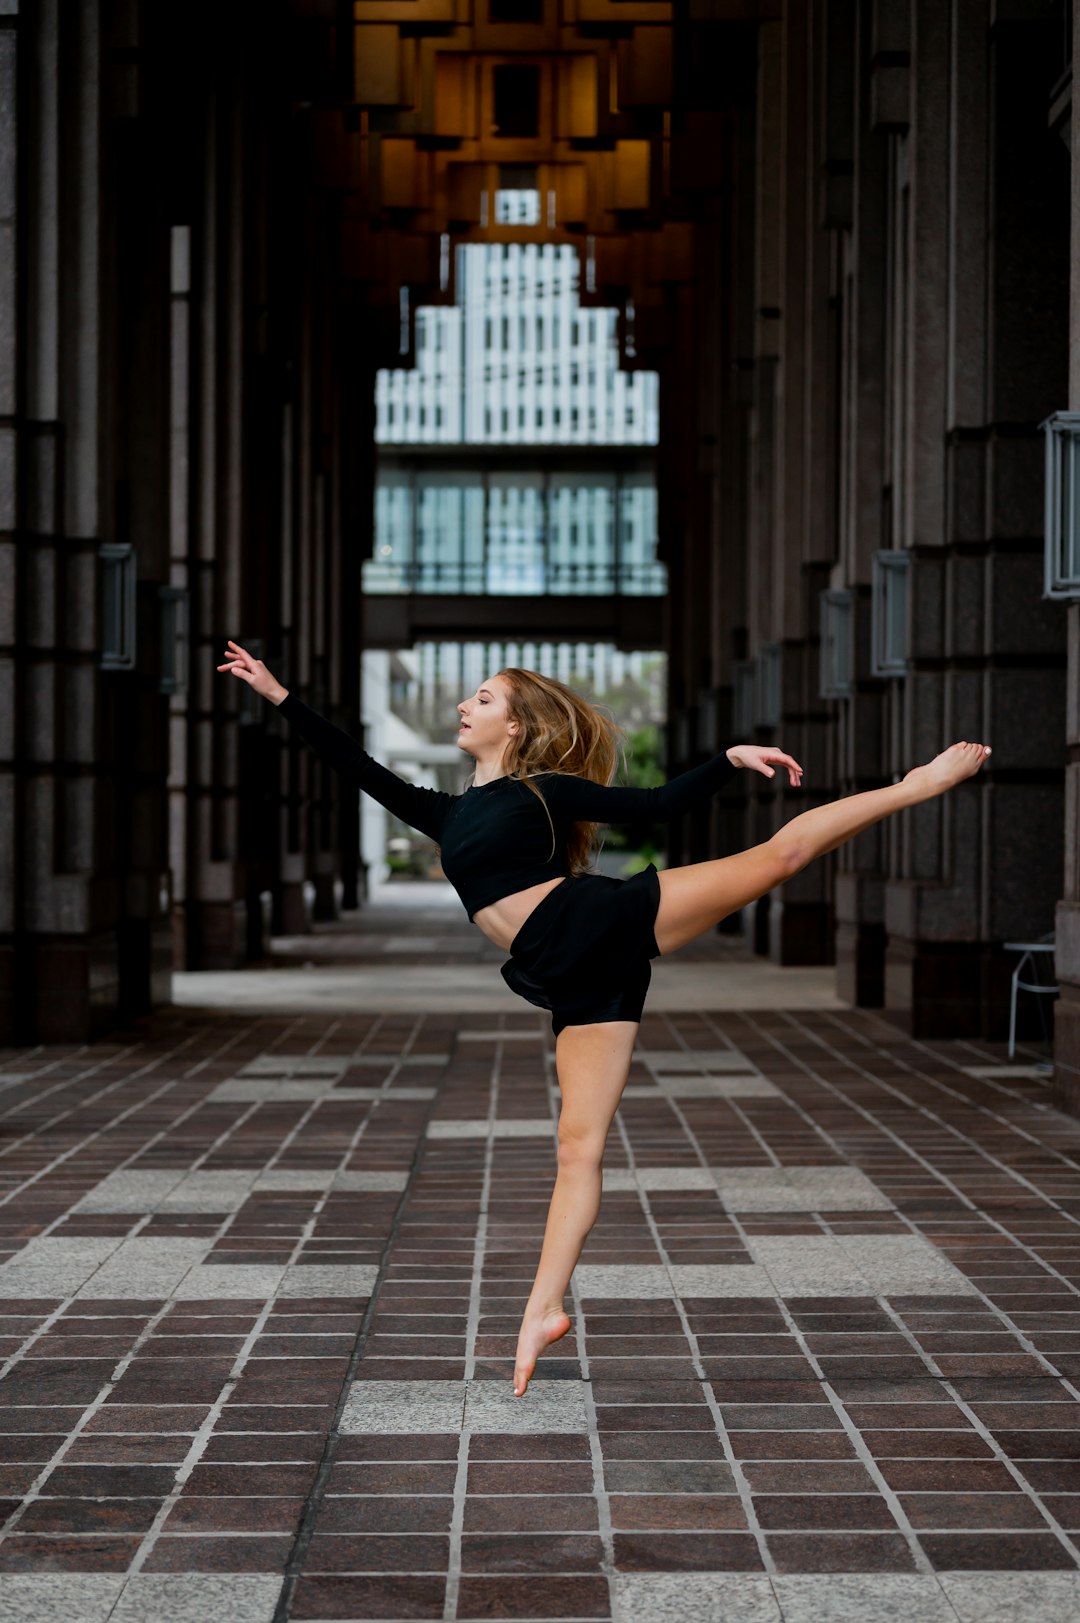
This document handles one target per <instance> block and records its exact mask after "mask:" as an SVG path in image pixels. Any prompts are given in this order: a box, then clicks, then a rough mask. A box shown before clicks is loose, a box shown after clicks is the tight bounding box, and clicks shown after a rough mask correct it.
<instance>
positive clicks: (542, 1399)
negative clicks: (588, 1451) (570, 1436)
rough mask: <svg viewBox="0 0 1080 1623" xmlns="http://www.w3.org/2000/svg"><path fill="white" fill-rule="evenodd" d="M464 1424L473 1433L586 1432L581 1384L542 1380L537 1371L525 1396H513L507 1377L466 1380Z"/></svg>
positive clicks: (583, 1388) (547, 1434)
mask: <svg viewBox="0 0 1080 1623" xmlns="http://www.w3.org/2000/svg"><path fill="white" fill-rule="evenodd" d="M465 1425H466V1426H467V1427H468V1428H469V1430H470V1431H476V1432H498V1433H526V1432H537V1433H540V1434H542V1435H544V1436H549V1435H551V1434H553V1433H560V1432H586V1431H588V1429H589V1428H588V1417H587V1415H586V1410H585V1387H584V1384H583V1383H582V1382H581V1381H546V1380H544V1378H543V1374H542V1372H541V1374H540V1376H539V1377H534V1379H533V1381H532V1382H531V1384H530V1386H529V1390H528V1392H527V1393H526V1394H525V1396H524V1397H523V1398H515V1397H514V1394H513V1390H512V1388H511V1386H510V1382H509V1380H505V1381H470V1382H469V1388H468V1392H467V1394H466V1399H465Z"/></svg>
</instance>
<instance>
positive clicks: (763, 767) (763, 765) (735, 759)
mask: <svg viewBox="0 0 1080 1623" xmlns="http://www.w3.org/2000/svg"><path fill="white" fill-rule="evenodd" d="M727 758H728V760H729V761H730V762H731V764H732V766H748V767H750V768H751V769H752V770H753V771H754V772H760V773H761V774H762V776H763V777H766V778H775V776H776V768H777V767H778V766H781V767H786V768H787V775H788V783H789V784H790V786H791V788H792V789H801V787H802V773H803V769H802V767H801V766H800V765H799V763H798V761H796V760H795V758H794V756H791V755H785V754H784V751H783V750H777V749H772V748H770V746H768V745H766V744H733V745H732V746H731V748H730V749H729V750H728V752H727Z"/></svg>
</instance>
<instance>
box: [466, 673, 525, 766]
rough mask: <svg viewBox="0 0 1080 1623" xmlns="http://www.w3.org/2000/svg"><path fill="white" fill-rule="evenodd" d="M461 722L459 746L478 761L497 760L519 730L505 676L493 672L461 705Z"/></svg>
mask: <svg viewBox="0 0 1080 1623" xmlns="http://www.w3.org/2000/svg"><path fill="white" fill-rule="evenodd" d="M457 708H458V715H459V716H460V717H461V726H460V728H459V729H458V735H457V743H458V748H459V749H462V750H465V752H466V753H467V754H468V755H471V756H472V757H473V758H474V760H477V761H492V760H497V759H498V758H499V757H500V756H501V755H502V752H503V750H504V749H505V748H506V745H507V743H508V742H509V740H510V739H511V738H512V737H513V736H514V734H515V733H516V732H517V730H518V723H517V722H516V721H514V720H512V719H511V716H510V684H509V682H508V681H507V680H506V678H505V677H504V676H491V677H489V678H488V680H487V681H486V682H484V683H482V684H481V686H480V687H478V688H477V690H476V692H475V693H474V694H473V696H472V698H471V699H462V701H461V703H460V704H459V705H458V707H457Z"/></svg>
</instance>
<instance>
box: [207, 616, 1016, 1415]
mask: <svg viewBox="0 0 1080 1623" xmlns="http://www.w3.org/2000/svg"><path fill="white" fill-rule="evenodd" d="M225 660H226V662H225V664H223V665H219V666H218V670H219V671H228V672H231V674H232V675H233V676H236V677H238V678H239V679H240V680H241V681H243V682H246V683H247V684H248V686H249V687H251V688H253V689H254V690H255V692H256V693H258V694H260V695H261V696H262V697H263V698H265V699H269V700H270V702H271V703H272V704H276V705H278V706H279V707H280V709H281V712H282V714H283V715H284V716H286V717H287V718H288V720H289V721H290V722H292V723H293V725H294V726H295V727H296V729H297V731H298V732H299V733H300V735H301V737H302V738H304V739H306V740H307V742H308V743H309V744H311V745H312V747H313V748H314V749H315V750H317V751H318V753H319V754H320V755H321V756H322V757H323V758H324V759H325V760H327V761H328V762H329V763H330V765H331V766H333V767H334V768H335V769H336V770H337V771H339V772H341V773H342V774H344V775H345V776H347V777H348V778H350V779H351V780H353V781H354V782H355V783H357V784H358V785H359V787H360V788H361V789H363V790H364V791H365V792H366V793H367V794H370V795H372V796H373V797H374V798H375V799H376V800H378V801H379V802H380V804H381V805H383V806H385V807H386V808H387V810H388V811H391V812H393V813H394V815H395V816H396V817H400V818H401V820H402V821H403V822H405V823H408V824H410V825H411V826H412V827H413V828H416V829H419V830H420V831H421V832H422V833H424V834H427V835H430V837H431V838H432V839H434V840H437V841H438V842H439V845H440V848H441V854H442V865H443V871H444V872H445V874H446V877H447V878H448V879H449V881H450V883H451V884H452V885H453V886H454V888H455V890H456V891H457V893H458V895H459V896H460V897H461V900H462V901H463V902H464V904H465V907H466V909H467V911H468V914H469V917H470V919H471V920H472V921H473V923H474V924H476V925H478V926H479V928H480V929H481V930H483V932H484V934H485V935H486V936H487V937H488V938H489V939H490V940H491V941H494V942H495V944H496V945H497V946H499V947H502V948H503V949H504V950H505V951H506V952H508V953H509V954H510V958H509V961H508V962H507V963H506V964H504V966H503V975H504V976H505V978H506V980H507V982H508V984H509V985H510V986H511V987H512V988H513V989H514V991H515V992H518V993H520V995H521V996H522V997H525V998H527V999H528V1000H529V1002H531V1003H535V1004H537V1005H538V1006H539V1007H541V1008H544V1009H550V1010H551V1014H552V1027H553V1030H554V1032H555V1037H556V1042H555V1062H556V1067H557V1070H558V1076H559V1088H560V1091H561V1093H562V1110H561V1112H560V1115H559V1155H558V1175H557V1177H556V1180H555V1190H554V1193H553V1195H552V1197H551V1206H550V1209H549V1212H548V1220H547V1226H546V1228H545V1231H544V1244H543V1249H542V1251H541V1254H540V1264H539V1267H538V1269H537V1273H536V1278H535V1280H534V1282H533V1287H532V1292H531V1294H530V1297H529V1301H528V1304H527V1306H526V1309H525V1316H524V1319H523V1321H522V1325H521V1332H520V1335H519V1338H518V1345H517V1354H516V1358H515V1363H514V1392H515V1395H516V1396H518V1397H520V1396H522V1394H523V1393H524V1392H525V1389H526V1388H527V1386H528V1384H529V1381H530V1379H531V1377H532V1374H533V1370H534V1368H535V1365H536V1360H537V1358H538V1356H539V1355H540V1353H542V1352H543V1351H544V1349H545V1348H546V1347H549V1346H550V1345H551V1343H552V1342H554V1341H558V1340H559V1338H560V1337H561V1336H564V1335H565V1334H566V1332H567V1331H568V1330H569V1328H570V1320H569V1318H568V1317H567V1315H566V1313H565V1311H564V1309H563V1297H564V1295H565V1293H566V1290H567V1288H568V1286H569V1283H570V1276H571V1274H572V1273H573V1271H574V1267H575V1265H576V1263H577V1260H578V1257H579V1256H580V1255H581V1248H582V1246H583V1245H584V1243H585V1238H586V1236H587V1235H588V1233H589V1230H590V1229H591V1228H592V1226H593V1223H594V1222H595V1221H596V1216H597V1212H598V1211H599V1209H600V1190H601V1165H602V1162H603V1156H604V1145H605V1142H606V1140H607V1134H608V1128H609V1127H610V1126H611V1122H612V1119H613V1117H614V1115H615V1111H616V1109H617V1107H618V1104H619V1099H620V1097H621V1095H622V1091H623V1088H624V1087H625V1085H626V1078H627V1074H628V1072H629V1068H630V1056H631V1053H632V1051H633V1047H634V1039H635V1037H636V1036H637V1029H638V1022H639V1021H640V1019H641V1011H642V1006H643V1004H644V1001H645V993H646V990H647V989H648V985H649V976H650V965H649V961H650V959H652V958H656V957H659V956H662V955H665V954H667V953H669V952H675V951H676V949H677V948H679V947H681V946H683V945H684V944H685V943H686V942H687V941H692V940H693V939H694V937H695V936H698V935H701V934H703V932H704V931H706V930H710V929H712V928H713V926H714V925H716V924H718V923H719V922H720V920H721V919H723V918H726V917H727V915H728V914H729V913H734V912H735V911H736V910H737V909H738V908H740V907H745V906H746V905H747V904H748V903H749V902H753V901H756V900H757V899H758V897H760V896H764V895H765V893H766V892H767V891H770V890H772V889H773V888H774V886H776V885H780V884H783V882H784V880H786V879H790V878H791V877H792V875H793V874H797V873H798V872H799V871H800V869H802V868H805V867H806V865H807V864H808V863H809V862H812V861H813V860H814V858H815V857H820V856H824V854H825V853H826V852H827V851H834V850H835V849H836V848H837V846H839V845H843V844H844V843H845V842H846V841H847V840H850V839H853V838H854V837H855V835H856V834H860V833H862V831H863V830H864V829H867V828H870V827H871V826H872V824H874V823H878V822H880V821H881V820H882V818H884V817H888V816H890V815H891V814H892V813H893V812H896V811H900V810H902V809H903V807H905V806H916V805H918V804H919V802H920V801H923V800H931V799H933V798H934V796H936V795H940V794H944V793H945V791H946V790H947V789H951V788H952V787H953V786H954V785H955V784H957V783H960V782H961V781H962V780H963V779H964V778H970V777H971V776H973V774H974V773H976V772H977V771H978V770H979V768H980V767H981V766H982V765H983V763H984V761H985V760H986V758H987V756H988V755H989V754H990V750H989V748H988V747H987V746H986V745H984V744H969V743H961V744H953V745H951V747H950V748H949V749H947V750H945V751H944V752H943V753H942V754H941V755H938V756H936V757H935V758H934V760H932V761H930V762H929V763H928V764H927V765H926V766H919V767H916V768H915V769H914V770H913V771H911V772H909V773H908V775H907V777H906V778H904V780H903V782H901V783H897V784H893V785H891V786H890V787H889V788H885V789H872V790H870V791H869V792H868V793H866V794H860V795H850V796H848V797H847V798H846V799H844V800H838V801H835V802H833V803H832V804H831V805H828V806H818V807H815V808H814V809H813V810H812V811H808V812H803V813H802V814H801V816H799V817H794V818H792V820H791V822H790V823H786V824H785V825H784V826H783V828H781V829H780V831H779V832H778V833H777V834H774V835H773V837H772V839H771V840H766V841H765V842H764V844H762V845H756V846H753V847H752V848H751V849H750V850H749V851H740V852H739V853H738V854H737V855H735V856H729V857H720V858H718V859H717V860H716V861H713V862H698V863H692V864H690V865H689V866H687V867H684V868H669V869H668V870H666V871H665V872H664V873H657V871H656V869H655V868H654V867H651V866H650V867H648V868H646V870H645V872H644V873H640V874H636V875H635V876H634V878H633V879H628V880H625V881H623V880H618V879H610V878H607V877H606V876H604V875H601V874H592V873H588V872H587V871H586V864H587V862H588V857H589V851H590V847H591V844H592V839H593V836H594V834H595V832H596V825H597V824H599V823H610V822H633V821H645V820H647V821H650V822H651V821H655V820H658V819H662V818H666V819H669V820H670V819H671V818H674V817H677V816H679V815H680V814H681V813H682V812H684V811H686V810H687V808H688V807H690V806H691V805H693V804H694V803H695V802H697V801H700V800H702V799H705V798H707V797H708V796H710V795H712V794H714V793H715V792H716V791H717V790H718V789H719V788H720V787H721V785H722V784H724V783H725V782H727V780H728V779H729V778H730V777H731V776H732V774H733V773H734V772H735V771H736V770H737V769H738V768H740V767H746V768H750V769H751V770H753V771H755V772H761V773H763V774H764V775H765V776H766V777H769V778H771V777H774V776H775V775H776V770H777V768H780V769H782V770H784V771H786V772H787V775H788V781H789V783H790V784H791V785H792V786H793V787H798V785H799V784H800V783H801V781H802V767H801V766H799V764H798V762H797V761H795V760H793V759H792V757H791V756H790V755H786V754H785V753H784V751H783V750H778V749H768V748H761V747H759V746H757V745H755V744H733V745H732V746H731V748H730V749H727V750H725V751H724V752H723V753H722V754H720V755H717V756H716V757H715V759H713V760H711V761H706V762H705V763H704V764H703V765H701V766H698V767H694V768H693V770H692V771H690V772H684V773H682V774H681V775H680V776H679V777H677V778H674V779H672V781H671V782H670V783H666V784H664V785H663V787H661V788H658V789H624V788H617V787H614V786H612V784H611V779H612V777H613V776H614V774H615V769H616V765H617V762H618V748H617V744H618V735H617V732H616V729H615V727H614V726H613V724H612V723H611V722H610V721H609V720H608V719H607V718H606V717H605V716H603V715H602V714H601V713H600V712H599V711H598V710H596V709H595V708H594V707H593V706H592V705H590V704H588V703H586V701H585V700H584V699H582V698H580V697H579V696H578V695H577V694H576V693H573V692H572V691H571V690H570V689H569V688H567V687H564V686H563V684H562V683H561V682H555V681H552V680H551V679H550V678H548V677H544V676H538V675H536V673H535V672H533V671H524V670H516V669H512V670H504V671H500V672H499V674H498V675H496V676H493V677H491V678H490V679H489V680H488V681H486V682H485V683H484V685H483V687H481V688H479V689H477V691H476V693H475V694H474V695H473V696H472V698H471V699H463V700H462V701H461V703H460V704H459V705H458V713H459V715H460V717H461V727H460V731H459V733H458V745H459V747H460V749H461V750H462V751H463V752H464V753H465V754H466V755H469V756H471V757H472V759H473V761H474V763H475V771H474V774H473V782H472V785H471V787H470V788H468V789H466V790H465V792H464V794H460V795H450V794H443V793H440V792H439V791H438V790H435V789H419V788H416V787H415V786H414V785H413V784H409V783H405V782H403V781H402V779H400V778H398V777H396V776H395V775H394V773H392V772H389V771H388V770H387V769H386V768H385V767H383V766H380V765H379V764H378V762H377V761H374V760H372V758H371V756H370V755H368V754H367V752H366V751H365V750H363V749H362V748H361V747H360V745H359V744H357V743H356V742H355V740H354V739H352V738H350V737H349V736H348V734H347V733H343V732H342V731H341V730H340V728H337V727H334V726H333V725H332V724H331V723H330V722H328V721H326V720H325V719H324V718H323V717H322V716H320V715H317V714H316V713H315V711H313V710H310V709H309V708H308V707H307V705H305V704H303V703H301V701H300V700H299V699H297V698H296V697H295V696H294V695H293V694H291V693H289V692H288V691H287V690H286V689H285V688H283V687H282V686H281V684H280V683H279V682H277V681H275V679H274V677H273V676H272V675H271V674H270V672H269V671H268V670H267V669H266V666H265V665H264V664H263V663H262V661H261V660H258V659H253V658H252V656H251V655H250V654H248V653H246V652H245V650H244V649H243V648H241V647H240V646H239V644H237V643H235V642H230V643H229V647H228V652H227V654H226V656H225Z"/></svg>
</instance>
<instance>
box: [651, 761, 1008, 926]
mask: <svg viewBox="0 0 1080 1623" xmlns="http://www.w3.org/2000/svg"><path fill="white" fill-rule="evenodd" d="M989 754H990V751H989V749H988V748H987V746H986V745H985V744H968V743H963V744H952V745H950V746H949V748H948V749H947V750H943V751H942V753H941V754H940V755H937V756H935V757H934V759H933V760H932V761H929V762H928V763H927V764H926V766H917V767H915V768H914V770H913V771H911V772H909V773H908V775H907V777H906V778H904V780H903V781H902V782H901V783H894V784H890V785H889V786H888V787H887V788H885V789H870V790H868V791H867V792H866V793H865V794H861V795H848V796H846V797H845V798H844V799H843V800H834V801H832V802H830V804H829V805H827V806H815V807H814V808H813V810H812V811H808V812H803V813H802V814H801V816H799V817H793V818H792V819H791V822H790V823H785V824H784V826H783V828H781V829H780V830H778V832H777V833H776V834H774V835H773V837H772V839H771V840H766V841H765V842H764V844H763V845H755V846H752V847H751V848H750V850H749V851H740V852H738V853H737V854H736V855H735V856H731V857H720V858H718V860H717V861H715V862H694V863H691V864H690V865H689V866H688V867H685V868H668V869H665V871H664V872H663V873H662V874H661V875H660V906H659V909H658V910H657V914H656V944H657V946H658V947H659V948H660V951H661V953H667V952H674V951H675V950H676V948H678V947H682V946H684V945H685V944H686V942H687V941H693V939H694V937H695V936H699V935H701V934H702V933H703V932H704V931H705V930H709V929H711V928H712V927H713V926H714V925H716V924H719V922H720V920H721V919H724V918H727V916H728V914H729V913H735V912H737V911H738V909H739V908H740V907H745V906H746V905H747V904H748V903H749V902H754V901H757V899H758V897H759V896H764V895H765V893H766V892H767V891H770V890H773V889H775V887H776V886H777V885H782V884H783V883H784V881H785V879H790V878H792V876H793V875H794V874H797V873H799V872H800V870H801V869H803V868H805V867H806V866H807V864H808V863H810V862H813V860H814V858H815V857H822V856H824V855H825V854H826V852H828V851H835V850H836V848H837V846H839V845H844V844H846V843H847V841H848V840H852V839H854V838H855V836H856V834H861V833H862V832H863V830H864V829H867V828H871V827H872V826H873V825H874V824H875V823H880V822H881V821H882V820H883V818H886V817H890V816H891V815H892V813H893V812H897V811H902V810H903V809H904V807H905V806H917V805H918V804H919V803H920V802H921V801H923V800H933V799H934V797H935V796H936V795H942V794H944V793H945V791H946V790H947V789H952V788H953V787H954V786H955V785H956V784H958V783H962V782H963V780H964V779H965V778H970V777H973V776H974V774H975V773H976V772H977V771H978V770H979V768H980V767H981V766H982V765H983V763H984V762H985V760H986V758H987V756H988V755H989Z"/></svg>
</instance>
